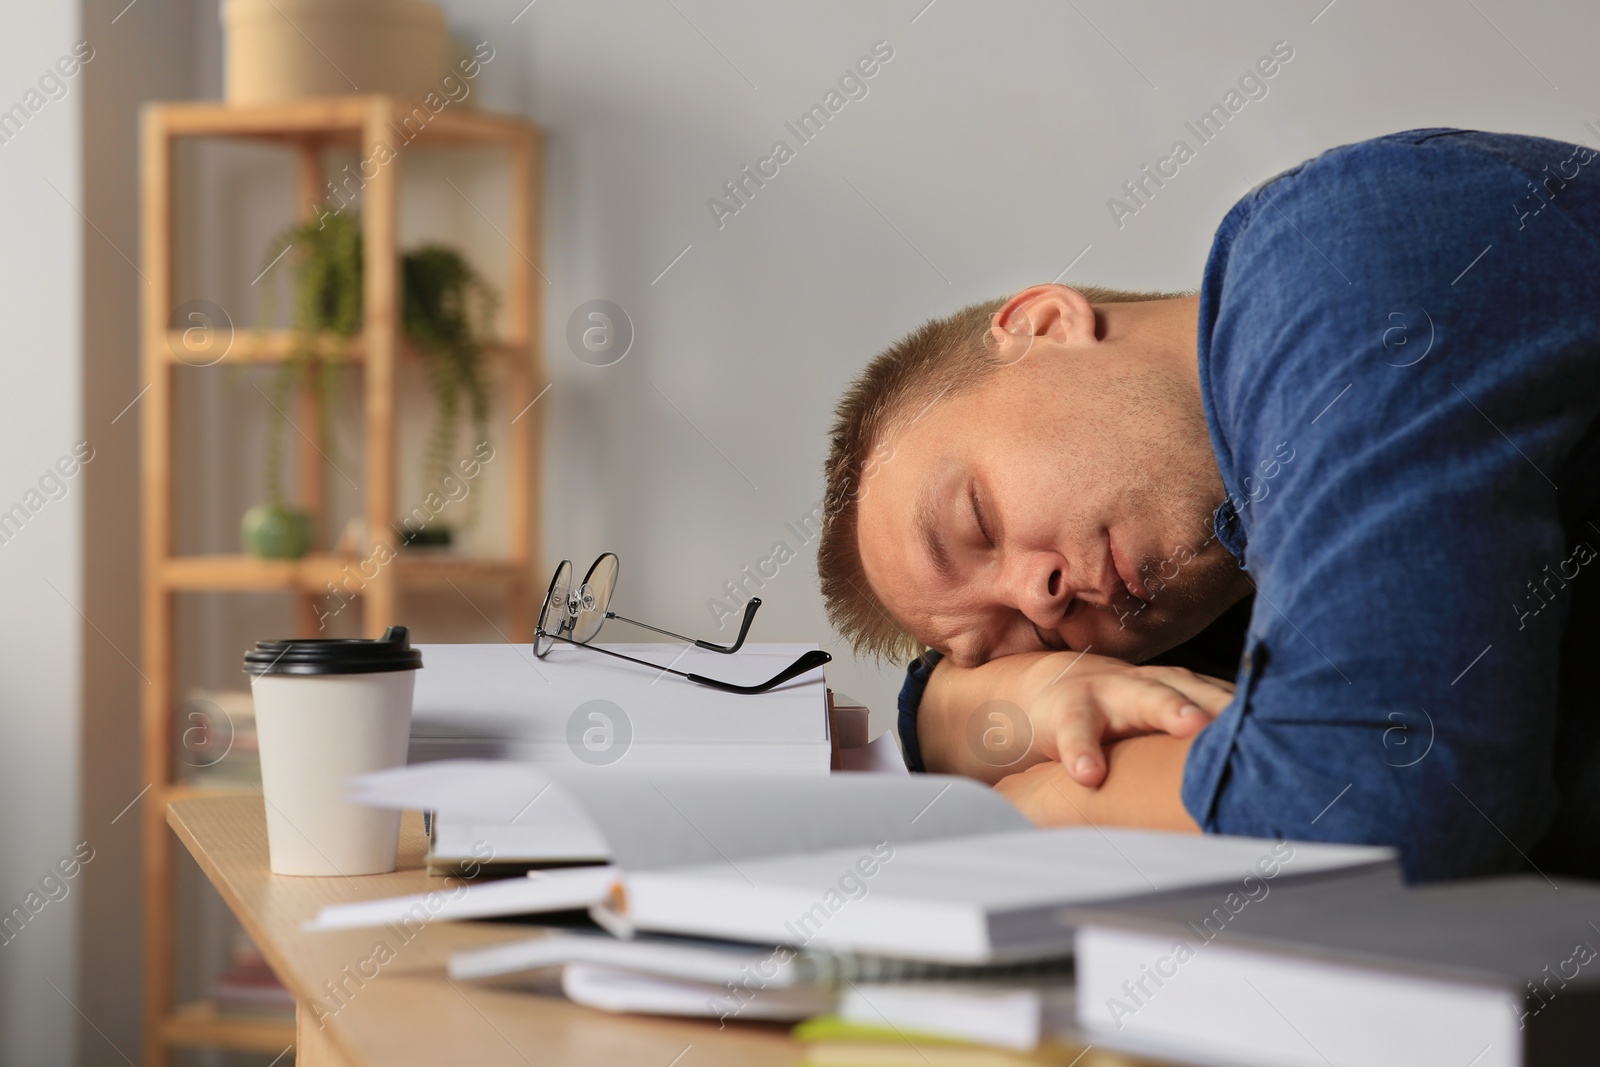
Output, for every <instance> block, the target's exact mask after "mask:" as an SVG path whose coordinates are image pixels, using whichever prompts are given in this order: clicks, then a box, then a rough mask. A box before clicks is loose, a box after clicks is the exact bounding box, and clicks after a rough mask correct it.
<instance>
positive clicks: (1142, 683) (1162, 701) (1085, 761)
mask: <svg viewBox="0 0 1600 1067" xmlns="http://www.w3.org/2000/svg"><path fill="white" fill-rule="evenodd" d="M1232 699H1233V683H1232V682H1225V681H1222V680H1221V679H1219V678H1208V677H1206V676H1205V675H1203V674H1195V673H1194V672H1193V671H1188V670H1184V669H1183V668H1182V667H1136V666H1133V665H1131V664H1128V663H1124V662H1122V661H1121V660H1117V659H1112V658H1110V657H1109V656H1088V655H1085V656H1081V657H1079V659H1078V660H1077V662H1075V663H1074V664H1073V665H1072V666H1071V668H1070V670H1068V671H1066V672H1065V673H1063V674H1062V675H1061V676H1060V677H1059V679H1058V680H1057V681H1054V682H1052V683H1051V684H1049V685H1047V686H1045V687H1044V689H1042V690H1041V691H1040V692H1039V694H1038V696H1036V697H1035V698H1034V700H1033V703H1032V704H1031V705H1029V707H1028V720H1029V722H1030V723H1031V724H1032V727H1033V748H1034V751H1036V752H1038V753H1039V754H1040V755H1041V756H1043V757H1044V758H1045V759H1048V760H1055V761H1057V762H1058V763H1060V764H1061V766H1062V767H1063V768H1064V769H1065V770H1066V772H1067V774H1069V775H1071V777H1072V778H1073V779H1074V780H1075V781H1077V782H1078V784H1080V785H1085V786H1090V787H1093V786H1098V785H1099V784H1100V783H1101V782H1103V781H1104V780H1105V777H1106V758H1105V753H1104V751H1103V748H1104V746H1105V745H1106V744H1107V743H1108V742H1111V741H1120V740H1122V739H1124V738H1128V737H1137V736H1139V735H1140V734H1152V733H1161V734H1170V735H1171V736H1173V737H1193V736H1194V735H1195V734H1197V733H1199V732H1200V729H1201V728H1202V727H1203V726H1205V725H1206V724H1207V723H1209V722H1210V721H1211V720H1212V719H1214V718H1216V717H1217V715H1219V714H1220V713H1221V712H1222V709H1223V708H1225V707H1227V705H1228V702H1229V701H1230V700H1232Z"/></svg>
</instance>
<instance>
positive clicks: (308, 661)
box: [244, 626, 422, 674]
mask: <svg viewBox="0 0 1600 1067" xmlns="http://www.w3.org/2000/svg"><path fill="white" fill-rule="evenodd" d="M421 666H422V652H421V651H420V650H419V649H415V648H412V647H411V641H410V633H409V631H408V630H407V629H406V628H405V627H404V626H391V627H389V628H388V629H387V630H385V631H384V633H383V636H382V637H380V638H378V639H377V640H376V641H373V640H368V639H365V638H326V637H315V638H305V639H300V640H294V641H257V642H256V647H255V648H253V649H251V650H250V651H249V652H246V653H245V654H244V670H245V673H246V674H379V673H382V672H384V671H414V670H417V669H419V668H420V667H421Z"/></svg>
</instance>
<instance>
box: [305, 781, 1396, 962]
mask: <svg viewBox="0 0 1600 1067" xmlns="http://www.w3.org/2000/svg"><path fill="white" fill-rule="evenodd" d="M355 797H356V799H358V800H361V801H363V802H365V803H369V804H375V805H378V806H383V807H392V808H427V809H432V810H436V811H440V812H444V813H448V814H450V815H451V816H452V817H460V818H463V819H471V820H474V821H476V822H477V823H478V824H480V825H484V826H495V825H508V826H509V825H543V824H546V823H548V824H551V825H558V824H563V823H566V822H567V821H569V820H571V819H574V818H581V819H583V820H585V821H586V822H587V824H588V826H589V828H590V829H591V830H592V832H594V833H595V834H596V835H597V837H598V838H600V839H601V840H603V841H604V842H605V844H606V850H607V854H608V856H609V858H610V861H611V863H612V864H613V865H614V866H615V867H616V868H617V874H616V877H615V878H613V879H610V880H609V885H608V886H607V887H606V889H605V892H604V893H603V894H595V899H594V900H593V901H592V904H593V907H592V908H591V913H592V914H593V915H594V916H595V918H596V920H597V921H598V922H600V923H601V924H602V925H604V926H607V927H608V928H610V929H613V930H614V931H619V932H623V933H627V932H629V931H632V930H644V931H654V932H661V933H672V934H688V935H696V936H702V937H714V938H725V939H732V940H739V941H749V942H756V943H761V944H768V945H796V946H810V947H814V948H819V949H827V950H831V951H844V952H868V953H875V954H880V955H887V956H897V957H903V958H907V959H920V960H928V961H935V962H946V963H969V964H971V963H991V962H1005V961H1014V960H1024V959H1038V958H1045V957H1050V956H1059V955H1064V954H1066V953H1067V952H1068V951H1070V947H1071V932H1072V931H1071V926H1070V924H1069V923H1067V922H1065V921H1064V920H1063V919H1062V916H1061V909H1062V908H1063V907H1065V906H1067V905H1071V904H1086V903H1106V902H1113V901H1119V900H1125V899H1129V898H1134V897H1141V896H1146V895H1150V894H1160V893H1168V892H1175V891H1178V890H1184V889H1197V888H1201V887H1215V889H1216V890H1217V892H1218V894H1219V896H1220V895H1223V894H1226V893H1227V892H1229V891H1230V887H1232V886H1234V885H1237V884H1241V883H1242V882H1243V880H1244V879H1245V878H1247V877H1252V876H1253V877H1255V878H1256V879H1258V880H1259V879H1260V878H1261V877H1262V875H1261V874H1260V873H1259V872H1260V871H1261V870H1262V869H1264V868H1265V867H1266V866H1267V865H1268V864H1271V866H1272V868H1273V871H1274V875H1275V876H1276V877H1280V878H1284V879H1288V880H1298V879H1316V878H1355V879H1380V880H1384V881H1391V882H1398V879H1399V875H1398V868H1397V866H1396V864H1395V857H1394V853H1393V851H1392V850H1390V849H1383V848H1369V847H1355V846H1349V847H1347V846H1335V845H1310V844H1307V845H1296V846H1294V847H1293V848H1291V849H1289V853H1290V854H1291V855H1292V856H1293V862H1292V863H1285V862H1283V861H1282V859H1281V857H1282V855H1283V851H1282V847H1281V846H1282V843H1277V844H1275V843H1274V842H1270V841H1258V840H1252V839H1247V838H1221V837H1200V836H1197V835H1183V834H1160V833H1149V832H1144V831H1133V830H1100V829H1096V828H1092V827H1091V828H1072V829H1059V830H1037V829H1034V828H1033V827H1032V826H1031V824H1029V823H1028V821H1027V820H1026V819H1025V818H1024V817H1023V815H1022V814H1021V813H1020V812H1018V811H1017V810H1016V809H1015V808H1014V807H1012V806H1011V804H1010V803H1009V802H1008V801H1006V800H1005V799H1004V798H1003V797H1001V796H1000V795H999V794H997V793H995V792H993V791H992V790H989V789H987V788H985V787H984V786H982V785H980V784H978V783H977V782H974V781H971V780H970V779H965V778H954V777H946V776H942V775H917V776H904V777H891V776H888V775H831V776H827V777H810V776H790V775H778V776H771V775H758V774H750V773H746V772H722V773H713V772H708V771H695V772H685V771H659V772H654V771H650V772H640V773H624V772H620V771H617V770H611V771H595V770H590V769H584V770H581V771H580V770H571V769H564V768H563V769H552V768H547V767H536V766H532V765H526V764H511V763H477V762H472V761H462V762H450V763H435V764H426V765H421V766H416V767H408V768H399V769H396V770H389V771H380V772H378V773H376V774H371V775H366V776H363V777H362V778H359V779H357V785H356V792H355ZM483 844H484V848H485V849H486V850H488V849H492V841H490V840H487V839H486V840H485V841H484V843H483ZM1275 856H1276V857H1278V858H1277V859H1274V857H1275ZM1252 872H1256V873H1254V874H1253V875H1252ZM551 877H554V876H552V875H546V876H545V877H544V878H543V879H528V880H527V881H528V884H529V890H528V892H529V901H530V906H529V907H527V908H526V909H525V910H527V911H537V910H541V909H554V908H555V906H556V905H555V904H554V903H553V902H552V901H551V900H550V899H548V896H546V899H545V900H544V901H543V903H539V904H533V903H531V902H532V901H533V900H534V898H535V897H537V896H539V894H540V893H542V892H544V889H548V884H549V879H550V878H551ZM557 881H560V878H557ZM541 883H544V888H543V889H539V888H536V887H540V886H541ZM498 885H499V883H494V884H491V885H487V886H482V887H473V888H472V889H469V890H467V891H466V892H464V893H463V899H466V900H470V899H472V895H473V894H474V893H476V892H477V891H478V889H479V888H482V889H489V890H491V891H493V892H496V893H503V892H506V891H505V890H502V889H499V888H497V886H498ZM594 888H595V887H593V886H589V887H588V890H589V892H591V893H593V892H594ZM506 905H507V906H508V907H515V903H514V902H511V901H507V902H506ZM565 906H566V907H568V908H570V907H573V906H575V905H574V903H573V902H571V901H570V899H569V900H568V902H567V903H566V904H565ZM338 919H339V913H338V912H337V910H333V911H332V914H329V913H328V912H327V911H325V913H324V915H323V916H322V917H321V918H320V919H319V921H318V923H319V925H331V924H333V923H336V922H337V921H338Z"/></svg>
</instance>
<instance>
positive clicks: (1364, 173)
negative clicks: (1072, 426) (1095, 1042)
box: [1182, 142, 1600, 879]
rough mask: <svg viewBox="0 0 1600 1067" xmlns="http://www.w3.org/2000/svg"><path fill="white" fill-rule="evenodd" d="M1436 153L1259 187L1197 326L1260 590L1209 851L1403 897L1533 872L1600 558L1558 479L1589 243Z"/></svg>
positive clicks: (1512, 181)
mask: <svg viewBox="0 0 1600 1067" xmlns="http://www.w3.org/2000/svg"><path fill="white" fill-rule="evenodd" d="M1551 143H1553V142H1551ZM1568 147H1570V146H1568ZM1422 151H1427V152H1429V153H1431V154H1430V155H1429V156H1428V157H1427V160H1426V163H1427V165H1426V166H1419V165H1418V162H1417V159H1416V158H1414V156H1412V155H1408V153H1417V152H1422ZM1445 151H1450V152H1457V151H1463V152H1464V151H1465V149H1447V148H1442V147H1435V148H1430V149H1423V148H1420V147H1417V146H1407V145H1400V144H1393V143H1391V144H1388V145H1383V146H1380V147H1379V148H1376V149H1374V150H1372V151H1369V152H1368V153H1366V154H1365V159H1362V158H1360V157H1358V156H1357V155H1356V154H1355V153H1347V154H1345V155H1344V156H1343V157H1340V158H1334V159H1329V158H1328V157H1327V156H1325V157H1320V158H1319V160H1318V161H1316V163H1314V164H1313V165H1309V166H1306V167H1305V168H1303V169H1301V170H1300V171H1298V172H1296V173H1295V174H1294V175H1293V176H1292V177H1291V178H1289V179H1288V180H1283V181H1277V182H1274V183H1271V184H1269V185H1268V186H1266V187H1265V188H1264V189H1262V190H1260V191H1259V192H1258V193H1256V194H1252V197H1251V198H1249V199H1251V200H1252V203H1251V205H1250V207H1249V210H1248V211H1243V212H1241V211H1240V209H1239V208H1236V209H1235V212H1234V213H1230V219H1229V220H1228V221H1226V222H1225V224H1224V225H1225V226H1227V225H1229V223H1230V222H1231V223H1234V224H1235V228H1234V230H1233V231H1232V232H1231V233H1230V234H1229V235H1228V237H1229V240H1228V241H1226V242H1222V241H1221V240H1220V237H1221V234H1220V233H1219V244H1218V245H1216V246H1214V248H1213V253H1212V258H1211V261H1210V262H1209V263H1208V265H1207V278H1206V287H1207V288H1206V290H1203V294H1204V293H1205V292H1209V293H1211V294H1212V295H1211V298H1210V299H1209V300H1208V299H1207V297H1206V296H1205V295H1203V296H1202V308H1201V323H1200V327H1201V333H1202V344H1203V346H1206V347H1204V348H1203V351H1202V376H1203V380H1204V382H1205V386H1206V389H1207V392H1208V394H1209V395H1208V404H1210V405H1211V406H1212V408H1213V410H1208V421H1210V422H1211V423H1212V432H1213V437H1214V439H1215V443H1216V444H1217V445H1218V455H1219V457H1221V458H1222V461H1223V476H1224V481H1225V483H1226V484H1227V489H1228V492H1229V494H1230V497H1231V498H1232V500H1233V502H1234V504H1235V507H1236V508H1237V509H1238V510H1239V512H1240V515H1241V518H1242V520H1243V523H1244V526H1245V528H1246V533H1247V547H1246V551H1245V554H1244V561H1245V563H1246V566H1247V568H1248V573H1249V575H1250V576H1251V578H1252V579H1253V581H1254V583H1255V585H1256V589H1257V595H1256V602H1255V606H1254V613H1253V618H1252V621H1251V626H1250V631H1249V634H1248V636H1247V640H1246V647H1245V656H1244V661H1243V663H1242V665H1241V668H1240V673H1239V675H1238V679H1237V680H1238V685H1237V688H1236V693H1235V698H1234V700H1233V702H1232V703H1231V704H1230V705H1229V706H1228V707H1227V708H1226V709H1225V710H1224V712H1223V714H1222V715H1221V716H1219V717H1218V718H1217V719H1216V720H1215V721H1214V722H1213V723H1212V724H1210V725H1209V726H1208V727H1207V728H1206V729H1205V730H1204V731H1202V732H1201V734H1200V735H1199V736H1198V737H1197V738H1196V740H1195V743H1194V745H1193V747H1192V748H1191V751H1190V756H1189V760H1188V763H1187V765H1186V767H1185V772H1184V780H1183V787H1182V797H1183V801H1184V804H1185V806H1186V808H1187V809H1188V811H1189V813H1190V814H1191V815H1192V816H1193V817H1194V818H1195V819H1196V821H1197V822H1199V823H1200V825H1201V826H1202V827H1203V828H1204V829H1206V830H1207V831H1211V832H1218V833H1228V834H1243V835H1251V836H1261V837H1288V838H1297V839H1312V840H1319V839H1320V840H1332V841H1345V842H1366V843H1373V844H1387V845H1392V846H1395V847H1397V848H1398V849H1399V851H1400V855H1401V859H1402V863H1403V865H1404V867H1405V869H1406V872H1407V875H1408V877H1410V878H1412V879H1427V878H1444V877H1458V876H1467V875H1475V874H1484V873H1490V872H1497V871H1507V870H1514V869H1518V868H1522V867H1525V866H1526V865H1528V864H1529V863H1530V862H1531V861H1529V860H1528V859H1527V853H1528V852H1529V851H1530V850H1531V849H1532V848H1533V845H1534V843H1535V842H1536V841H1537V840H1538V838H1539V836H1540V835H1541V833H1542V832H1543V831H1544V830H1545V828H1546V827H1548V826H1549V824H1550V822H1551V820H1552V818H1553V815H1554V812H1555V810H1556V806H1557V802H1558V790H1557V785H1556V782H1555V777H1554V771H1553V763H1554V760H1553V745H1554V739H1555V736H1556V731H1557V677H1558V671H1559V649H1560V644H1561V637H1562V633H1563V627H1564V622H1565V613H1566V611H1567V608H1568V603H1569V601H1568V599H1567V598H1565V597H1564V596H1563V594H1564V592H1565V591H1566V587H1567V583H1569V582H1570V581H1571V580H1572V578H1573V577H1574V576H1575V575H1576V574H1577V572H1578V570H1579V569H1580V568H1582V567H1584V566H1586V565H1589V563H1588V561H1589V560H1592V559H1594V550H1593V548H1592V547H1589V545H1588V543H1586V542H1584V541H1583V539H1581V538H1578V539H1574V536H1573V533H1572V531H1569V530H1568V529H1566V528H1565V527H1564V525H1563V522H1562V510H1563V499H1562V491H1560V490H1559V489H1558V485H1557V482H1556V480H1555V479H1556V478H1557V477H1558V476H1559V477H1565V476H1566V475H1564V474H1563V460H1564V459H1565V458H1566V457H1567V456H1569V455H1570V454H1572V452H1573V449H1574V447H1575V446H1576V445H1577V444H1578V443H1579V442H1580V441H1581V440H1582V439H1583V436H1584V434H1585V433H1586V432H1588V428H1589V427H1590V425H1591V424H1592V423H1593V421H1594V420H1595V417H1596V413H1597V410H1600V375H1597V374H1596V371H1595V351H1596V348H1597V342H1600V323H1597V322H1596V319H1595V316H1594V314H1593V312H1592V310H1591V309H1594V308H1596V307H1600V285H1597V284H1596V280H1595V279H1596V278H1597V277H1600V272H1597V271H1595V270H1594V267H1595V265H1596V263H1597V261H1600V256H1597V246H1596V241H1595V238H1594V236H1593V234H1594V230H1593V229H1592V228H1591V227H1592V222H1585V223H1584V224H1583V225H1578V224H1576V223H1575V221H1574V219H1573V218H1571V217H1568V216H1564V215H1562V214H1561V213H1559V212H1555V211H1551V212H1548V213H1547V214H1546V215H1545V217H1543V218H1542V219H1537V220H1527V219H1518V218H1516V217H1515V216H1514V215H1512V214H1511V213H1507V212H1502V211H1501V209H1502V208H1503V207H1504V204H1505V203H1506V202H1508V200H1509V198H1512V197H1516V196H1518V195H1519V194H1521V195H1526V194H1527V189H1526V184H1527V181H1528V174H1527V173H1526V172H1525V171H1524V170H1522V169H1519V168H1517V167H1514V166H1511V165H1509V164H1506V163H1504V162H1501V161H1493V162H1486V163H1483V164H1481V165H1478V166H1471V167H1469V166H1460V165H1449V166H1447V165H1445V164H1459V163H1460V161H1459V160H1454V159H1449V158H1447V157H1446V156H1445V155H1441V154H1440V153H1441V152H1445ZM1374 157H1376V158H1374ZM1560 161H1561V157H1560V156H1556V157H1553V158H1552V159H1551V160H1550V161H1549V162H1550V165H1551V167H1552V168H1554V167H1555V166H1556V164H1558V163H1559V162H1560ZM1318 164H1321V165H1318ZM1380 170H1381V171H1382V173H1378V171H1380ZM1595 177H1596V179H1597V181H1600V174H1596V175H1595ZM1241 205H1243V202H1241ZM1534 222H1538V223H1539V225H1538V226H1535V225H1533V223H1534ZM1518 223H1522V224H1523V225H1522V227H1521V228H1520V229H1519V226H1518ZM1486 245H1487V246H1489V247H1488V249H1487V250H1486V249H1485V246H1486ZM1475 257H1477V258H1476V259H1475ZM1469 264H1471V265H1472V269H1471V270H1470V271H1463V268H1465V267H1467V266H1468V265H1469ZM1453 278H1454V279H1455V281H1452V279H1453ZM1218 294H1222V295H1221V296H1220V298H1219V297H1218ZM1234 294H1237V295H1234ZM1397 329H1398V330H1399V331H1400V332H1386V331H1394V330H1397ZM1552 383H1560V384H1559V385H1552ZM1584 477H1586V478H1588V479H1590V480H1592V478H1593V473H1592V472H1590V473H1589V474H1587V475H1585V476H1584ZM1571 488H1576V487H1571ZM1590 542H1594V543H1600V536H1596V537H1594V538H1591V539H1590Z"/></svg>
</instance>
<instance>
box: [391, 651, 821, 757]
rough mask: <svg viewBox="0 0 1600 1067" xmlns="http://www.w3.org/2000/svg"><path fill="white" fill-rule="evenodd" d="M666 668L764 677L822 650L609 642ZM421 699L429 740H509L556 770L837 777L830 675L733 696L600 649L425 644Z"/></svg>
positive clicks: (747, 679) (743, 678) (418, 714)
mask: <svg viewBox="0 0 1600 1067" xmlns="http://www.w3.org/2000/svg"><path fill="white" fill-rule="evenodd" d="M600 647H603V648H608V649H613V650H615V651H618V652H622V653H624V654H626V655H629V656H634V657H637V658H639V659H644V660H648V661H650V662H652V663H657V664H659V665H660V666H661V667H668V666H670V667H672V668H673V669H674V670H681V671H689V672H694V673H699V674H703V675H706V676H707V677H711V678H717V679H722V680H726V681H730V682H734V683H737V684H750V683H752V682H759V681H763V680H765V679H767V678H770V677H772V676H773V675H774V674H777V673H778V671H780V670H781V669H783V668H784V667H786V666H788V665H789V664H790V663H792V662H794V660H795V659H796V658H798V657H799V656H800V655H801V654H802V653H805V652H808V651H810V650H812V649H815V648H816V647H817V646H816V645H815V644H748V645H745V646H744V648H742V649H740V650H739V651H738V652H737V653H735V654H733V655H721V654H719V653H715V652H708V651H706V650H705V649H701V648H696V647H695V646H693V645H680V644H668V643H661V642H653V643H652V642H645V643H636V644H606V645H602V646H600ZM418 648H419V649H420V650H421V652H422V664H423V667H422V670H421V671H419V672H417V682H416V692H415V695H414V697H413V699H412V713H411V715H412V724H413V726H412V732H413V733H414V734H417V735H418V736H419V737H433V736H443V735H451V734H455V735H470V736H477V737H483V738H498V739H503V741H504V746H505V747H504V751H505V752H506V753H507V754H508V755H510V756H511V757H513V758H515V759H520V760H530V761H537V762H540V763H547V764H552V765H556V766H563V765H565V766H584V765H586V764H587V765H609V766H622V765H631V766H650V767H657V766H705V767H728V766H746V767H759V768H761V769H763V770H765V771H768V772H771V773H794V774H818V775H822V774H827V773H828V765H829V755H830V744H829V739H828V698H827V686H826V683H825V681H824V678H823V672H822V670H821V669H820V668H819V669H817V670H814V671H811V672H809V673H807V674H804V675H801V676H800V677H798V678H795V679H793V680H792V681H789V682H786V683H784V684H783V685H780V686H778V687H777V688H775V689H773V690H771V691H770V692H766V693H757V694H754V695H751V694H741V693H727V692H723V691H721V690H717V689H712V688H710V687H708V686H703V685H698V684H696V683H694V682H690V681H687V680H685V679H683V678H678V677H675V676H673V675H670V674H666V673H664V672H663V671H661V670H659V669H653V668H650V667H643V666H639V665H637V664H633V663H628V662H625V661H623V660H619V659H617V658H615V657H612V656H604V655H600V654H598V653H596V652H594V651H592V650H585V649H580V648H573V647H571V646H568V645H563V644H559V643H558V644H557V645H556V646H555V647H554V648H553V649H552V650H551V651H550V653H549V654H548V655H546V656H545V657H544V658H543V659H540V658H538V657H536V656H534V654H533V649H532V647H531V646H529V645H515V644H509V643H501V644H492V645H478V644H458V645H420V646H418Z"/></svg>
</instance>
